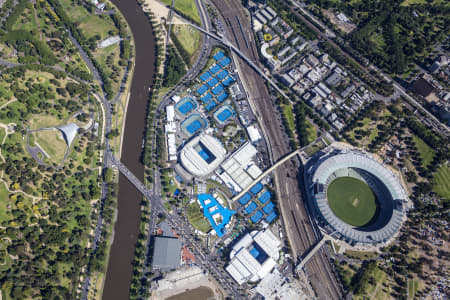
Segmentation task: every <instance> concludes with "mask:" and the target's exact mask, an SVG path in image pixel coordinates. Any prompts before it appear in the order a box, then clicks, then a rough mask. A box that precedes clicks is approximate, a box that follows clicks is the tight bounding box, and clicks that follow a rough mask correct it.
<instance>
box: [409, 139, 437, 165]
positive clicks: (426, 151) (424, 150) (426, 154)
mask: <svg viewBox="0 0 450 300" xmlns="http://www.w3.org/2000/svg"><path fill="white" fill-rule="evenodd" d="M412 138H413V141H414V143H415V144H416V147H417V150H418V151H419V155H420V157H421V158H422V161H423V166H424V167H425V168H426V167H427V166H428V165H429V163H430V162H431V161H432V160H433V156H434V151H433V149H431V147H430V146H428V145H427V144H426V143H425V142H424V141H423V140H422V139H421V138H419V137H418V136H416V135H413V137H412Z"/></svg>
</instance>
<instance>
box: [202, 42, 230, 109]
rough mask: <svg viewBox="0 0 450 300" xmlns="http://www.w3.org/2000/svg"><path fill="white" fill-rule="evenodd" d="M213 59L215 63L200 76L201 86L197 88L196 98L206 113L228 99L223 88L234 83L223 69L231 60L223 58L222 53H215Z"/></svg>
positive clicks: (223, 54)
mask: <svg viewBox="0 0 450 300" xmlns="http://www.w3.org/2000/svg"><path fill="white" fill-rule="evenodd" d="M213 58H214V60H215V62H216V63H215V64H214V65H213V66H212V67H211V68H209V70H208V71H206V72H204V73H203V74H202V75H200V77H199V78H200V80H201V81H202V84H201V86H200V87H199V88H197V93H198V96H199V97H200V100H201V102H202V103H203V105H204V106H205V109H206V110H207V111H211V110H213V109H214V108H216V107H217V106H218V105H219V104H220V103H222V102H224V101H225V100H226V99H227V98H228V94H227V93H226V92H225V87H227V86H229V85H230V84H231V83H233V82H234V81H235V80H234V78H233V76H231V75H230V73H229V72H228V71H227V70H226V69H225V68H226V67H227V66H228V65H229V64H230V63H231V59H230V58H229V57H227V56H225V53H224V52H223V51H219V52H217V53H216V54H215V55H214V56H213Z"/></svg>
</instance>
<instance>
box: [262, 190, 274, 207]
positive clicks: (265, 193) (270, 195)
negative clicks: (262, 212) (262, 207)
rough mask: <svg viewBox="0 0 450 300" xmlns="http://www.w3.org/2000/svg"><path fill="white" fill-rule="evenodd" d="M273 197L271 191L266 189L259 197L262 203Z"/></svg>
mask: <svg viewBox="0 0 450 300" xmlns="http://www.w3.org/2000/svg"><path fill="white" fill-rule="evenodd" d="M271 197H272V194H271V193H270V192H269V191H265V192H264V193H263V194H262V195H261V196H260V197H259V201H261V203H262V204H264V203H266V202H267V201H269V200H270V198H271Z"/></svg>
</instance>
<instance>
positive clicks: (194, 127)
mask: <svg viewBox="0 0 450 300" xmlns="http://www.w3.org/2000/svg"><path fill="white" fill-rule="evenodd" d="M201 127H202V123H200V121H199V120H195V121H194V122H192V123H191V124H189V125H188V126H186V129H187V130H188V131H189V132H190V133H191V134H193V133H195V132H196V131H197V130H199V129H200V128H201Z"/></svg>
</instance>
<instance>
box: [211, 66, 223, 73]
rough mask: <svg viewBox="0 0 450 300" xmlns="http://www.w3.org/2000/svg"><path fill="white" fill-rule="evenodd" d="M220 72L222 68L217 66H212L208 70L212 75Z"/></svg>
mask: <svg viewBox="0 0 450 300" xmlns="http://www.w3.org/2000/svg"><path fill="white" fill-rule="evenodd" d="M220 70H222V68H221V67H220V66H219V65H214V66H212V67H211V69H209V71H210V72H211V73H213V74H216V73H217V72H219V71H220Z"/></svg>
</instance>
